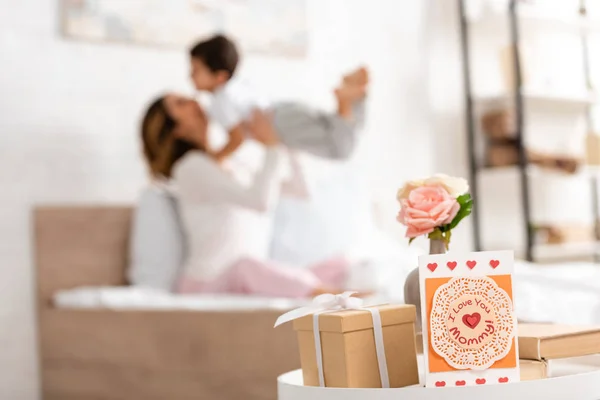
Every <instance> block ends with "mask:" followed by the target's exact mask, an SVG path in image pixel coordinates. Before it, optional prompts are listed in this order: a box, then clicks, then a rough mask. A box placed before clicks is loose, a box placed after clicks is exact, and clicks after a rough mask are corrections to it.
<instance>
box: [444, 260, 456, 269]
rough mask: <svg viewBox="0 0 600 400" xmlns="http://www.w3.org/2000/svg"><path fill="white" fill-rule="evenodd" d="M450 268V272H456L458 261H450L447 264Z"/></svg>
mask: <svg viewBox="0 0 600 400" xmlns="http://www.w3.org/2000/svg"><path fill="white" fill-rule="evenodd" d="M446 265H447V266H448V268H450V271H454V268H456V265H457V264H456V261H448V263H447V264H446Z"/></svg>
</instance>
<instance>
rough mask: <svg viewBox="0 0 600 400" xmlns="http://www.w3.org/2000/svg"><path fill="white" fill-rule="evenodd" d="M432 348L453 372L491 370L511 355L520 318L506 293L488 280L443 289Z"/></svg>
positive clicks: (435, 307) (464, 280)
mask: <svg viewBox="0 0 600 400" xmlns="http://www.w3.org/2000/svg"><path fill="white" fill-rule="evenodd" d="M429 319H430V334H431V346H432V348H433V350H434V351H435V352H436V353H437V354H438V355H439V356H441V357H442V358H444V359H445V360H446V362H447V363H448V364H449V365H450V366H451V367H453V368H456V369H461V370H462V369H478V370H481V369H487V368H489V367H491V366H492V364H494V362H496V361H497V360H500V359H502V358H504V357H506V355H507V354H508V352H509V351H510V349H511V346H512V342H513V338H514V335H515V325H516V318H515V316H514V314H513V307H512V301H511V299H510V297H509V296H508V294H507V293H506V291H504V290H503V289H502V288H500V287H498V285H497V284H496V282H495V281H494V280H492V279H491V278H488V277H486V276H482V277H457V278H453V279H452V280H450V281H449V282H448V283H446V284H444V285H442V286H440V287H439V288H438V289H437V290H436V292H435V294H434V296H433V303H432V308H431V314H430V317H429Z"/></svg>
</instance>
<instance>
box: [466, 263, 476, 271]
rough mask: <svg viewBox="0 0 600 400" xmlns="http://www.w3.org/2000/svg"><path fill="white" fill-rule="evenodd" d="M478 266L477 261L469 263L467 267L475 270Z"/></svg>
mask: <svg viewBox="0 0 600 400" xmlns="http://www.w3.org/2000/svg"><path fill="white" fill-rule="evenodd" d="M476 265H477V261H467V267H469V269H473V268H475V266H476Z"/></svg>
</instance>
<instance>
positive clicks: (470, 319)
mask: <svg viewBox="0 0 600 400" xmlns="http://www.w3.org/2000/svg"><path fill="white" fill-rule="evenodd" d="M462 321H463V324H465V325H466V326H467V327H469V328H471V329H475V327H476V326H477V325H479V321H481V314H479V313H477V312H476V313H473V314H465V315H463V318H462Z"/></svg>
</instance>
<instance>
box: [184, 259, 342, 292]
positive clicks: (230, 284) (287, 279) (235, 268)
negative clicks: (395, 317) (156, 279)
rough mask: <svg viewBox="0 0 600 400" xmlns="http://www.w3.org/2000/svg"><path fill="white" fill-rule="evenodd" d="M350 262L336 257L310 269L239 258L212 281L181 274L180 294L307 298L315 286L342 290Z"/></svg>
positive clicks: (316, 287)
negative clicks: (229, 294) (199, 279)
mask: <svg viewBox="0 0 600 400" xmlns="http://www.w3.org/2000/svg"><path fill="white" fill-rule="evenodd" d="M348 271H349V263H348V261H347V260H346V259H345V258H343V257H336V258H332V259H329V260H326V261H324V262H321V263H318V264H315V265H313V266H311V267H310V268H294V267H289V266H285V265H281V264H277V263H275V262H272V261H258V260H254V259H250V258H246V259H242V260H240V261H238V262H236V263H235V264H234V265H232V266H231V267H230V268H229V269H228V270H227V271H225V272H224V273H223V274H221V275H220V276H218V277H217V278H216V279H214V280H212V281H205V282H201V281H197V280H194V279H191V278H189V277H187V278H186V277H184V278H183V279H182V280H181V281H180V282H179V286H178V289H177V291H178V292H179V293H186V294H189V293H234V294H252V295H261V296H269V297H309V296H311V294H312V293H313V292H314V291H315V289H332V290H334V289H338V290H339V289H342V288H343V285H344V282H345V281H346V278H347V276H348Z"/></svg>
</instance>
